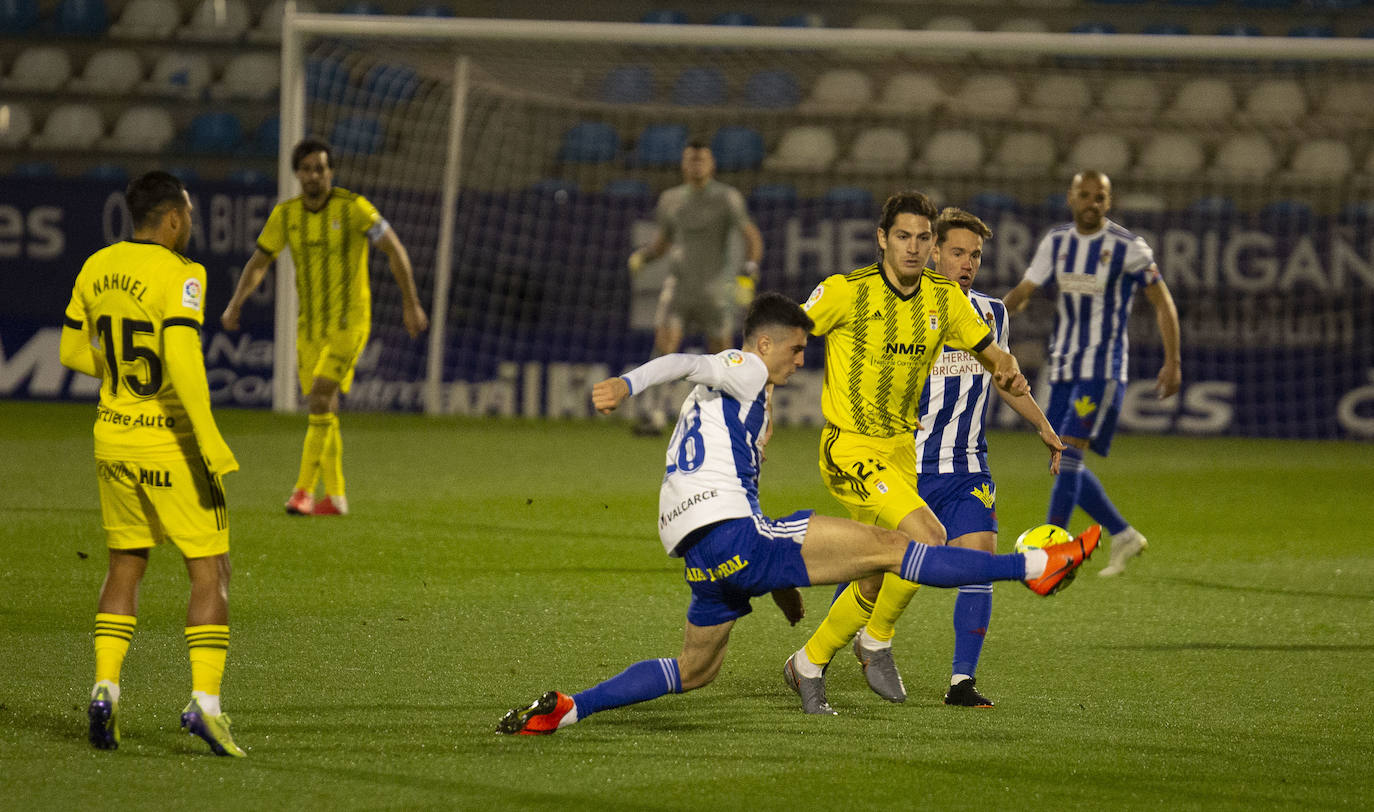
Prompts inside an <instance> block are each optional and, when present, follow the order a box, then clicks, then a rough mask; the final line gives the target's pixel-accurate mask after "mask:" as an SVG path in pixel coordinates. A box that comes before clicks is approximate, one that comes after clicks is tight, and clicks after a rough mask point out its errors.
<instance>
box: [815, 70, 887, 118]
mask: <svg viewBox="0 0 1374 812" xmlns="http://www.w3.org/2000/svg"><path fill="white" fill-rule="evenodd" d="M872 98H873V80H871V79H869V78H868V75H867V74H865V73H863V72H862V71H858V70H854V69H853V68H836V69H832V70H828V71H826V72H825V73H822V74H821V75H820V76H818V77H816V82H815V84H813V85H812V86H811V94H810V95H809V96H808V97H807V99H806V104H805V105H804V106H805V108H807V109H814V110H832V111H839V110H857V109H859V108H861V107H863V106H865V105H867V104H868V103H869V102H870V101H871V100H872Z"/></svg>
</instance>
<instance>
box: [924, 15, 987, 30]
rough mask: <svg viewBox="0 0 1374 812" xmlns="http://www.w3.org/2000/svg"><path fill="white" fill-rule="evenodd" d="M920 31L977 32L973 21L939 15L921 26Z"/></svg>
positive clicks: (955, 16)
mask: <svg viewBox="0 0 1374 812" xmlns="http://www.w3.org/2000/svg"><path fill="white" fill-rule="evenodd" d="M921 30H922V31H977V30H978V26H976V25H974V24H973V20H970V19H969V18H967V17H964V16H961V15H958V14H941V15H940V16H938V17H932V18H931V19H929V20H927V21H926V22H925V24H924V25H922V26H921Z"/></svg>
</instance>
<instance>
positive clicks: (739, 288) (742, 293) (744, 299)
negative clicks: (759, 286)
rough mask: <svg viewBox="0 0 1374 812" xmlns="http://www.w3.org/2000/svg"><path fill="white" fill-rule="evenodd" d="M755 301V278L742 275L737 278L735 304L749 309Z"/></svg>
mask: <svg viewBox="0 0 1374 812" xmlns="http://www.w3.org/2000/svg"><path fill="white" fill-rule="evenodd" d="M752 301H754V277H752V276H746V275H745V274H740V275H739V276H736V277H735V304H738V305H739V306H740V307H748V306H749V303H750V302H752Z"/></svg>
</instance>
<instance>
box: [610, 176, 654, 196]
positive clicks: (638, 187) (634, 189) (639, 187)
mask: <svg viewBox="0 0 1374 812" xmlns="http://www.w3.org/2000/svg"><path fill="white" fill-rule="evenodd" d="M601 192H602V194H604V195H606V196H607V197H616V198H648V197H652V196H653V190H651V189H650V188H649V184H648V183H645V182H644V181H642V180H640V179H639V178H614V179H612V180H608V181H606V185H605V186H603V187H601Z"/></svg>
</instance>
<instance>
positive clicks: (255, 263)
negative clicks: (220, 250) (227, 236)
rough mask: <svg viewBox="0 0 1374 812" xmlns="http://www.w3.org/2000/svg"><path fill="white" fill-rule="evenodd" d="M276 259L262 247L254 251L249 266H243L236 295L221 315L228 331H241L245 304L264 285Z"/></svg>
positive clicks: (223, 324)
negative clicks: (241, 318)
mask: <svg viewBox="0 0 1374 812" xmlns="http://www.w3.org/2000/svg"><path fill="white" fill-rule="evenodd" d="M273 259H274V257H273V256H272V255H271V254H269V253H267V252H266V251H264V250H263V249H262V247H261V246H258V247H257V248H255V249H253V256H251V257H249V258H248V262H247V264H245V265H244V266H243V273H241V274H239V283H238V284H237V285H235V286H234V295H233V296H231V297H229V304H228V306H226V307H225V308H224V312H223V313H222V314H220V317H219V323H220V325H222V326H223V327H224V329H226V330H237V329H239V318H240V317H241V316H242V315H243V303H244V302H246V301H248V297H249V296H252V295H253V291H255V290H257V289H258V285H260V284H262V278H263V276H265V275H266V274H267V269H268V268H269V267H271V265H272V260H273Z"/></svg>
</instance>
